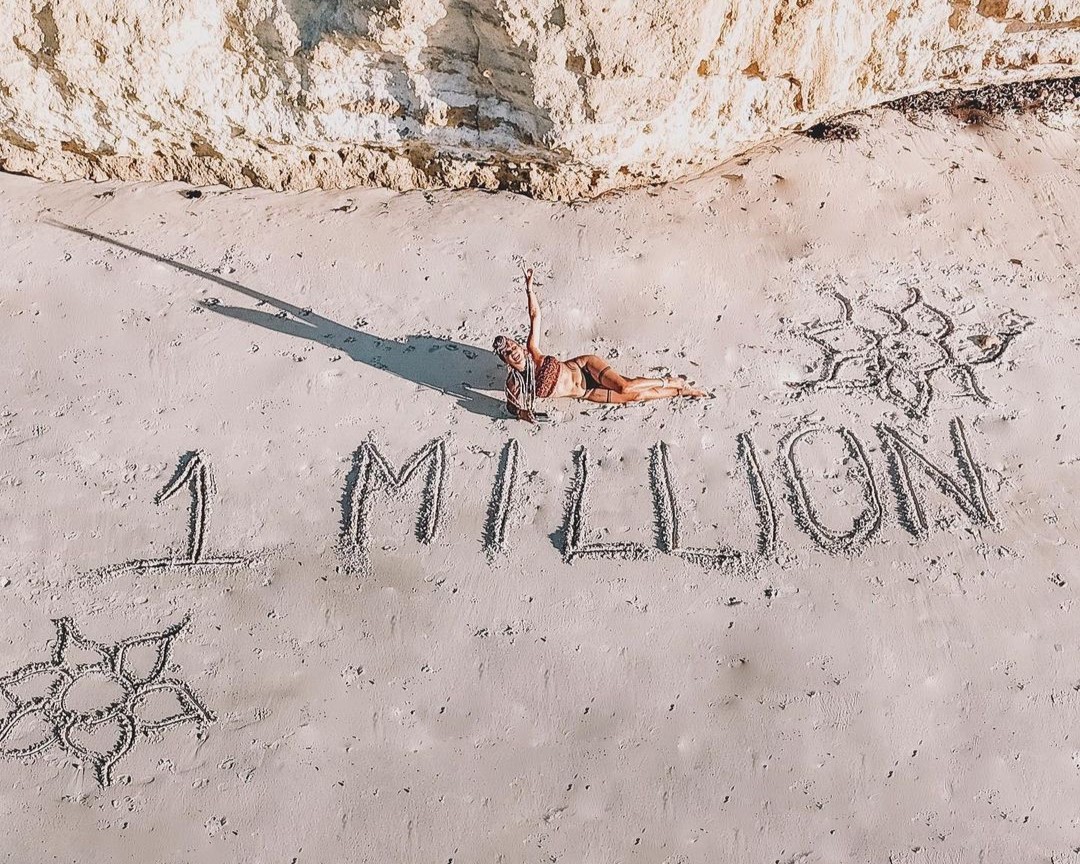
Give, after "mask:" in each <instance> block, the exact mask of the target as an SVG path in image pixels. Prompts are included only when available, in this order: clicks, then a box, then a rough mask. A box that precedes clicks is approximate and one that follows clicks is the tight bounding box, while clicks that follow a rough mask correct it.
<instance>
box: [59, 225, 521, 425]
mask: <svg viewBox="0 0 1080 864" xmlns="http://www.w3.org/2000/svg"><path fill="white" fill-rule="evenodd" d="M45 221H46V222H47V223H48V224H50V225H53V226H55V227H57V228H63V229H64V230H66V231H72V232H74V233H76V234H81V235H82V236H84V237H89V238H91V239H93V240H100V241H101V242H103V243H108V244H110V245H112V246H116V247H118V248H120V249H124V250H127V251H128V252H134V253H136V254H137V255H142V256H144V257H147V258H150V259H152V260H154V261H158V262H159V263H161V264H167V265H168V266H170V267H173V268H175V269H177V270H180V271H182V272H184V273H190V274H192V275H193V276H198V277H200V278H202V279H207V280H209V281H211V282H216V283H217V284H218V285H221V286H223V287H225V288H228V289H230V290H232V291H235V292H237V293H238V294H243V295H244V296H245V297H249V298H250V299H252V300H254V301H255V304H256V306H257V307H264V306H265V307H270V308H272V309H275V310H277V311H276V312H270V311H266V310H263V309H261V308H256V309H248V308H247V307H244V306H227V305H224V304H222V303H221V302H219V301H200V302H199V305H200V306H202V308H204V309H207V310H209V311H210V312H214V313H216V314H218V315H224V316H226V317H227V318H233V319H235V320H237V321H244V322H246V323H248V324H253V325H255V326H257V327H263V328H265V329H267V330H274V331H276V332H278V333H283V334H285V335H286V336H295V337H297V338H299V339H308V340H311V341H313V342H318V343H319V344H320V345H325V346H327V347H328V348H332V349H334V350H335V351H340V352H341V353H342V354H345V355H346V356H348V357H350V358H352V359H353V360H355V361H357V362H359V363H364V364H366V365H368V366H371V367H373V368H375V369H381V370H383V371H385V372H390V373H392V374H394V375H397V376H398V377H399V378H404V379H405V380H406V381H411V382H413V383H414V384H419V385H420V386H422V387H427V388H428V389H430V390H436V391H438V392H439V393H443V394H445V395H447V396H450V397H452V398H454V399H456V400H457V404H458V406H460V407H461V408H464V409H465V410H467V411H471V412H472V413H474V414H480V415H482V416H485V417H495V418H505V417H507V416H508V415H507V413H506V409H505V405H504V403H503V401H502V400H501V399H495V398H493V397H491V396H488V395H487V394H486V393H481V392H479V391H478V390H476V389H474V386H473V384H470V382H475V384H477V385H479V386H482V387H486V388H491V389H501V387H502V382H501V378H500V374H499V370H500V368H501V365H502V364H501V362H500V361H499V359H498V358H497V357H496V356H495V354H494V353H493V352H492V351H488V350H485V349H483V348H478V347H476V346H474V345H465V344H464V343H461V342H455V341H454V340H452V339H442V338H440V337H437V336H427V335H422V334H416V335H412V336H406V337H405V338H404V339H401V340H397V339H387V338H383V337H380V336H375V335H374V334H372V333H367V332H365V331H364V330H361V329H359V328H358V327H348V326H346V325H344V324H339V323H338V322H336V321H332V320H331V319H329V318H325V317H323V316H322V315H318V314H316V313H315V312H312V311H311V310H310V309H303V308H300V307H299V306H295V305H293V304H291V303H287V302H286V301H284V300H278V299H277V298H275V297H271V296H270V295H269V294H264V293H262V292H261V291H256V290H254V289H253V288H248V287H247V286H245V285H241V284H240V283H238V282H233V281H232V280H231V279H225V278H223V277H222V276H219V275H217V274H216V273H207V272H206V271H205V270H200V269H198V268H197V267H192V266H191V265H190V264H184V263H183V262H180V261H174V260H172V259H171V258H166V257H164V256H162V255H156V254H154V253H153V252H148V251H146V250H145V249H140V248H138V247H137V246H132V245H130V244H128V243H123V242H121V241H119V240H114V239H113V238H112V237H107V236H105V235H104V234H98V233H96V232H94V231H90V230H88V229H86V228H77V227H75V226H74V225H67V224H65V223H63V222H57V221H55V220H52V219H48V220H45Z"/></svg>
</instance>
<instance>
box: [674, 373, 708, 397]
mask: <svg viewBox="0 0 1080 864" xmlns="http://www.w3.org/2000/svg"><path fill="white" fill-rule="evenodd" d="M664 386H666V387H674V388H675V389H676V390H678V391H679V395H680V396H684V397H686V398H688V399H703V398H704V397H706V396H708V395H709V393H708V391H706V390H700V389H698V388H697V387H695V386H694V382H693V381H687V380H686V376H685V375H674V376H668V377H667V378H665V379H664Z"/></svg>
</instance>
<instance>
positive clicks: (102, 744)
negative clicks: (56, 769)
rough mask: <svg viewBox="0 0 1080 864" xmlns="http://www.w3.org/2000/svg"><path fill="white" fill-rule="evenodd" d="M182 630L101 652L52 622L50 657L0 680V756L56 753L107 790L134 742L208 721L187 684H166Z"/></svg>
mask: <svg viewBox="0 0 1080 864" xmlns="http://www.w3.org/2000/svg"><path fill="white" fill-rule="evenodd" d="M187 623H188V618H186V617H185V618H184V619H183V620H182V621H180V622H178V623H176V624H173V625H172V626H171V627H168V628H167V629H165V630H162V631H161V632H159V633H149V634H146V635H143V636H135V637H132V638H130V639H123V640H121V641H119V642H116V643H114V644H112V645H103V644H101V643H99V642H94V641H92V640H90V639H87V638H86V637H85V636H83V635H82V634H81V633H80V632H79V631H78V629H77V628H76V626H75V624H74V622H72V620H71V619H70V618H59V619H56V620H54V621H53V624H54V626H55V627H56V642H55V643H54V645H53V649H52V657H51V658H50V659H49V660H46V661H43V662H39V663H30V664H28V665H26V666H23V667H22V668H20V669H17V670H15V671H14V672H12V673H10V674H8V675H5V676H3V677H2V678H0V696H2V697H3V698H4V699H5V700H7V702H8V703H9V704H10V705H11V708H10V710H9V711H8V713H7V715H6V716H4V717H3V718H2V719H0V755H4V756H10V757H29V756H35V755H37V754H39V753H44V752H46V751H48V750H53V749H58V750H60V751H62V752H64V753H66V754H67V755H69V756H71V757H73V758H75V759H78V760H80V761H81V762H83V764H85V765H88V766H89V767H91V768H92V769H93V771H94V776H95V778H96V780H97V782H98V783H99V784H100V785H101V786H103V787H104V786H108V785H109V784H110V783H111V782H112V769H113V766H115V765H116V763H117V762H119V761H120V759H122V758H123V757H124V756H126V755H127V754H128V753H129V752H130V751H131V749H132V748H133V747H134V746H135V742H136V739H137V738H138V737H139V735H149V734H152V733H155V732H158V731H160V730H163V729H166V728H169V727H171V726H176V725H179V724H181V723H193V724H196V725H197V726H200V727H201V726H204V725H205V724H207V723H210V722H211V721H213V719H214V717H213V715H212V714H211V713H210V711H209V710H208V709H207V708H206V707H205V706H204V705H203V704H202V702H201V701H199V699H198V697H197V696H196V695H195V694H194V693H193V692H192V690H191V688H190V687H189V686H188V685H187V684H186V683H184V682H183V681H180V680H177V679H175V678H166V677H163V675H164V673H165V669H166V666H167V665H168V662H169V654H170V652H171V647H172V641H173V639H174V638H175V637H176V636H177V634H179V633H180V631H181V630H183V629H184V627H185V626H187Z"/></svg>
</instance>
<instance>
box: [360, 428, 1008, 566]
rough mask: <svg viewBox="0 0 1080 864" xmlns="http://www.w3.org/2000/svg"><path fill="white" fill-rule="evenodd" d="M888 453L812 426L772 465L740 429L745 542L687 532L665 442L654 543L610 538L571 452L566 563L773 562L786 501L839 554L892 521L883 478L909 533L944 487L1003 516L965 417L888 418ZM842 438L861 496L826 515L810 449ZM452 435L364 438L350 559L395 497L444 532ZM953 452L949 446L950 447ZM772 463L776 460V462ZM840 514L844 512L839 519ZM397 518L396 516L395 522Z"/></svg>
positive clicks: (492, 522)
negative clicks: (943, 430) (938, 426)
mask: <svg viewBox="0 0 1080 864" xmlns="http://www.w3.org/2000/svg"><path fill="white" fill-rule="evenodd" d="M874 433H875V435H876V438H877V439H878V441H879V442H880V452H881V454H882V457H883V460H884V466H883V469H884V470H883V472H881V473H882V475H883V476H884V477H886V478H887V483H886V484H881V483H880V481H879V479H878V477H879V470H880V468H881V466H879V468H877V469H876V468H875V467H874V466H873V465H872V464H871V460H870V458H869V457H868V456H867V447H866V446H865V444H864V443H863V441H862V439H861V438H860V437H859V435H857V434H856V433H855V432H853V431H852V430H850V429H847V428H845V427H839V428H836V427H825V426H802V427H799V428H797V429H795V430H794V431H793V432H791V433H790V434H788V435H787V436H786V437H785V438H784V439H783V440H782V441H781V442H780V444H779V447H778V454H777V458H776V459H775V460H774V464H772V465H770V466H765V467H763V463H762V460H761V458H760V456H759V453H758V447H757V446H756V445H755V442H754V440H753V437H752V436H751V435H750V433H741V434H739V435H738V436H736V445H737V446H736V453H737V460H738V463H739V464H738V470H737V472H736V475H737V476H741V477H742V478H744V482H745V486H744V488H745V493H746V496H747V503H749V504H750V505H751V506H752V508H753V513H754V515H755V518H754V521H755V523H756V530H755V532H754V534H755V536H753V537H751V538H748V540H747V542H746V544H745V545H744V546H743V547H742V548H734V547H729V546H724V545H716V546H706V545H694V544H693V543H692V542H691V541H689V540H688V539H687V538H686V537H685V533H686V532H685V531H684V525H683V518H682V515H683V513H684V508H683V506H682V504H681V495H682V493H681V492H680V489H679V485H678V483H677V481H676V477H675V471H674V467H673V465H672V461H673V460H672V455H671V450H670V448H669V447H668V445H667V444H665V443H664V442H659V443H657V444H656V445H655V446H654V447H653V448H652V449H651V453H650V464H649V484H650V487H651V489H652V496H653V510H654V520H655V524H654V526H653V527H654V528H655V531H654V535H655V538H656V539H655V541H654V543H653V544H652V545H646V544H644V543H638V542H604V541H602V540H600V539H598V538H599V537H600V536H601V534H602V532H601V531H600V530H598V529H597V526H594V525H591V524H590V520H589V518H588V514H589V506H588V502H589V498H590V484H591V482H592V480H591V476H590V475H591V472H592V471H593V467H594V463H593V460H592V459H591V458H590V456H589V452H588V450H586V449H585V448H584V447H582V448H579V449H578V450H577V451H576V452H575V453H574V454H573V462H574V471H573V478H572V480H571V483H570V487H569V490H568V494H567V506H566V511H565V516H564V519H563V524H562V530H561V531H560V532H559V533H558V536H560V537H561V540H560V541H559V542H560V544H561V552H562V556H563V559H564V560H565V561H566V562H567V563H573V562H574V561H577V560H579V559H589V558H610V559H624V560H627V559H629V560H633V559H640V558H645V557H648V556H651V555H655V554H664V555H673V556H677V557H679V558H682V559H684V560H686V561H690V562H693V563H695V564H699V565H701V566H703V567H709V568H713V567H720V568H722V567H735V568H739V569H742V568H749V567H753V566H755V565H757V564H761V563H765V562H767V561H768V560H769V559H770V558H771V557H772V556H773V554H774V553H775V552H776V549H777V544H778V533H779V527H780V520H781V511H780V509H779V508H778V506H777V502H778V501H783V502H784V503H785V504H786V508H787V510H788V511H789V512H790V514H791V517H792V519H793V521H794V524H795V525H796V526H797V527H798V529H799V530H800V531H801V532H802V533H803V534H804V535H805V536H807V537H808V538H810V540H812V541H813V542H814V543H815V544H817V545H818V546H819V547H821V548H822V549H824V550H825V551H827V552H829V553H831V554H851V553H853V552H856V551H857V550H858V549H860V548H861V547H862V546H864V545H865V544H866V543H868V542H869V541H870V540H872V539H873V538H874V537H875V536H877V535H878V533H879V532H880V531H881V529H882V525H883V522H884V520H885V517H886V513H887V507H888V504H887V503H886V496H885V495H883V492H882V489H883V485H884V487H885V488H887V490H888V492H889V493H890V496H889V498H890V499H891V502H892V507H893V508H894V510H893V512H894V513H895V515H896V518H897V520H898V521H899V523H900V524H901V525H902V526H903V528H904V529H906V530H907V531H908V532H909V533H910V534H912V535H913V536H915V537H923V536H925V535H926V534H927V532H928V531H929V529H930V521H931V520H930V519H929V518H928V515H927V509H926V508H927V504H926V497H927V494H928V492H930V491H931V490H932V489H934V488H936V489H937V490H938V494H939V496H941V497H943V500H944V502H945V504H946V505H947V506H949V507H952V508H955V510H957V511H958V512H959V513H960V514H961V515H962V516H963V517H964V518H966V519H968V520H970V522H971V523H972V524H974V525H977V526H980V525H993V524H994V516H993V513H992V512H991V509H990V504H989V501H988V499H987V495H986V487H985V483H984V480H983V474H982V471H981V469H980V467H979V464H978V462H977V461H976V460H975V457H974V455H973V454H972V450H971V446H970V444H969V443H968V434H967V430H966V429H965V427H964V424H963V422H962V421H961V420H960V419H959V418H955V419H954V420H953V421H952V422H951V423H950V425H949V438H950V440H949V442H948V443H947V444H946V445H945V446H944V447H943V446H941V442H938V443H937V444H936V445H930V444H928V443H924V442H922V441H919V442H916V441H914V440H912V437H911V436H910V435H909V434H907V433H904V432H901V431H900V430H898V429H895V428H894V427H892V426H889V425H887V424H884V423H883V424H880V425H878V426H876V427H874ZM828 436H832V438H833V439H834V441H833V443H838V444H839V445H840V447H841V449H842V452H843V457H842V463H843V470H842V471H838V472H837V476H838V477H839V476H841V475H842V476H843V478H844V479H843V481H842V482H844V483H847V484H848V485H849V486H850V487H851V488H850V489H848V490H845V498H854V499H857V500H859V501H860V502H861V504H860V506H861V510H860V511H859V512H857V513H856V515H855V516H854V517H853V518H852V519H850V524H848V525H841V526H837V525H835V524H827V522H828V518H827V514H826V511H827V510H828V506H827V505H828V500H827V499H826V498H825V496H823V495H822V494H821V493H820V492H817V493H815V491H814V488H815V487H814V484H813V483H812V482H810V479H809V477H808V473H809V472H808V470H807V468H806V465H807V462H808V455H807V449H808V448H809V447H810V446H811V445H812V443H813V442H814V439H820V438H826V437H828ZM447 447H448V443H447V440H446V439H445V438H436V439H435V440H433V441H430V442H429V443H428V444H426V445H424V446H423V447H421V448H420V449H419V450H417V451H415V452H414V453H412V454H411V455H410V456H409V457H408V458H407V459H406V460H405V461H404V462H403V463H402V464H401V467H400V468H399V467H396V466H395V465H394V463H393V462H392V461H391V460H390V459H389V458H388V457H387V456H386V454H385V453H383V452H382V450H380V448H379V447H378V446H377V445H375V444H374V443H371V442H368V443H364V444H362V445H361V446H360V447H359V448H358V450H357V451H356V453H355V454H354V458H353V467H352V471H351V472H350V474H349V477H348V480H347V483H346V488H345V494H344V496H343V499H342V501H343V503H342V528H341V541H342V550H343V553H344V555H345V558H346V560H347V562H348V563H349V564H350V565H351V569H354V570H356V571H359V572H365V571H366V570H367V569H368V568H369V566H370V550H371V548H372V545H373V533H372V521H373V517H374V516H375V515H376V514H377V513H378V512H379V511H380V510H381V509H383V507H385V505H386V503H387V501H388V500H389V498H390V497H394V496H401V495H410V494H413V493H414V492H416V491H419V510H418V517H417V523H416V537H417V539H418V540H419V541H420V542H421V543H425V544H431V543H434V542H436V540H437V538H438V536H439V533H440V528H441V527H442V524H443V522H444V520H446V519H448V518H451V516H449V515H448V514H447V508H446V505H445V499H446V487H447V464H448V456H447ZM943 451H946V452H947V451H951V453H949V454H948V455H942V454H943ZM521 461H522V456H521V452H520V448H519V446H518V443H517V441H514V440H511V441H509V442H507V444H506V445H505V447H504V448H503V451H502V454H501V458H500V460H499V467H498V469H497V471H496V474H495V478H494V484H493V488H492V493H491V498H490V503H489V506H488V513H487V518H486V521H485V525H484V529H483V542H484V549H485V551H486V553H487V554H488V556H489V557H495V556H497V555H499V554H501V553H502V552H503V551H504V550H505V549H506V548H507V547H508V546H509V544H510V540H511V534H512V532H513V531H514V530H521V529H520V528H515V520H514V519H513V512H514V502H515V500H516V499H517V497H518V494H519V488H518V487H519V485H520V483H521V476H522V471H521ZM766 467H768V468H770V469H771V470H766ZM834 520H835V517H834ZM386 521H389V520H386Z"/></svg>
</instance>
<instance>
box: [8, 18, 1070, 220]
mask: <svg viewBox="0 0 1080 864" xmlns="http://www.w3.org/2000/svg"><path fill="white" fill-rule="evenodd" d="M1076 75H1080V0H895V2H891V3H888V4H883V3H881V2H876V0H841V2H824V0H817V2H810V0H725V2H712V0H622V2H608V0H604V2H599V0H581V2H577V3H566V2H563V0H498V2H495V0H392V2H388V0H348V2H345V0H169V2H162V0H121V2H116V0H63V2H58V0H0V168H3V169H4V170H6V171H12V172H20V173H27V174H31V175H33V176H35V177H40V178H44V179H50V180H58V179H62V180H71V179H77V178H91V179H95V180H101V179H109V178H113V179H121V180H128V181H131V180H144V181H160V180H184V181H187V182H191V183H195V184H198V185H206V184H224V185H228V186H231V187H234V188H235V187H248V186H261V187H265V188H269V189H278V190H281V189H287V190H305V189H314V188H325V189H334V188H349V187H355V186H360V185H363V186H381V187H386V188H391V189H398V190H410V189H432V188H483V189H489V190H495V189H508V190H513V191H522V192H527V193H528V194H530V195H532V196H534V197H539V198H547V199H559V200H574V199H578V198H582V197H591V196H595V195H598V194H601V193H604V192H606V191H610V190H612V189H620V188H628V187H634V186H641V185H645V184H648V183H653V182H656V181H666V180H673V179H679V178H684V177H687V176H693V175H694V174H697V173H700V172H701V171H702V170H704V169H708V168H712V167H715V166H716V165H718V164H719V163H720V162H722V161H723V160H725V159H728V158H730V157H732V156H733V155H736V154H739V153H742V152H744V151H745V150H746V149H747V148H749V147H751V146H754V145H756V144H759V143H762V142H764V141H768V140H771V139H774V138H776V137H777V136H778V135H780V134H783V133H785V132H788V131H791V130H793V129H803V128H806V127H808V126H810V125H812V124H814V123H817V122H818V121H820V120H822V119H826V118H830V117H833V116H835V115H839V114H842V113H844V112H847V111H851V110H855V109H862V108H867V107H870V106H874V105H878V104H881V103H882V102H884V101H886V100H889V99H894V98H897V97H902V96H907V95H909V94H913V93H919V92H922V91H928V90H940V89H946V88H963V87H973V86H977V85H984V84H1001V83H1005V82H1017V81H1032V80H1041V79H1055V78H1061V77H1066V76H1076Z"/></svg>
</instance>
